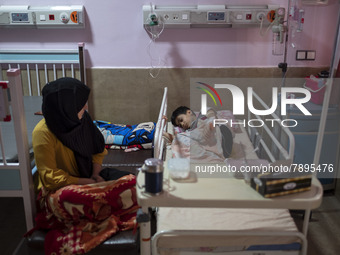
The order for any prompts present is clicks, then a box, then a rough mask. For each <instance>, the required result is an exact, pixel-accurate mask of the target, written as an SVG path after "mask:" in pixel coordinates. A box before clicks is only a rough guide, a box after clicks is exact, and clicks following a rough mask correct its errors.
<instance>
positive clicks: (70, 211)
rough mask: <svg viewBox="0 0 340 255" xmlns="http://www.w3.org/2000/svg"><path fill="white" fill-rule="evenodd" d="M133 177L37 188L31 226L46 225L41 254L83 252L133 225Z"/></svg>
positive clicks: (131, 227) (134, 194)
mask: <svg viewBox="0 0 340 255" xmlns="http://www.w3.org/2000/svg"><path fill="white" fill-rule="evenodd" d="M135 184H136V177H135V176H134V175H126V176H123V177H121V178H120V179H118V180H114V181H108V182H101V183H96V184H90V185H69V186H66V187H63V188H61V189H59V190H57V191H55V192H46V191H44V190H42V191H41V192H40V197H39V200H38V201H40V211H39V212H38V213H37V217H36V228H35V229H48V230H49V231H48V233H47V235H46V238H45V254H49V255H52V254H53V255H66V254H83V253H86V252H88V251H89V250H91V249H93V248H95V247H96V246H97V245H99V244H101V243H102V242H104V241H105V240H106V239H108V238H109V237H110V236H112V235H113V234H115V233H116V232H118V231H124V230H128V229H134V228H136V226H137V223H136V212H137V209H138V205H137V200H136V190H135Z"/></svg>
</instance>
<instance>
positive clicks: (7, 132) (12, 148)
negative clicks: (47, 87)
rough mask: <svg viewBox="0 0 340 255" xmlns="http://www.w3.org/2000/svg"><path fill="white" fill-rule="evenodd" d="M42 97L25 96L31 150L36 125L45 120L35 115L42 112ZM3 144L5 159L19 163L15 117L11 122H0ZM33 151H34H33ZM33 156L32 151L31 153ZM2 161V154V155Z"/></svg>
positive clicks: (0, 156)
mask: <svg viewBox="0 0 340 255" xmlns="http://www.w3.org/2000/svg"><path fill="white" fill-rule="evenodd" d="M41 104H42V97H41V96H24V107H25V117H26V126H27V137H28V143H29V146H30V148H32V132H33V129H34V127H35V126H36V124H37V123H38V122H39V121H40V120H41V119H42V118H43V116H41V115H35V114H34V113H35V112H39V111H41ZM0 125H1V133H2V142H3V145H4V148H5V149H4V151H5V157H6V160H7V162H11V163H13V162H17V161H18V155H17V146H16V140H15V132H14V122H13V116H12V120H11V121H10V122H0ZM31 150H32V149H31ZM30 153H31V154H32V151H31V152H30ZM0 159H1V161H2V154H1V155H0Z"/></svg>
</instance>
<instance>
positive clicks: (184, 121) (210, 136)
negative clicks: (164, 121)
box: [163, 106, 233, 158]
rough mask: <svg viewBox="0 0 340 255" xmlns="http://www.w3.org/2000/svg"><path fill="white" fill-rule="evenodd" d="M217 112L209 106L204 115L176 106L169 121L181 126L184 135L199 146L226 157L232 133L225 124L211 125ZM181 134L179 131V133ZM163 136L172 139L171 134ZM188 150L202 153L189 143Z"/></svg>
mask: <svg viewBox="0 0 340 255" xmlns="http://www.w3.org/2000/svg"><path fill="white" fill-rule="evenodd" d="M216 117H217V113H216V111H215V110H214V109H212V108H210V109H208V111H207V114H206V115H202V114H201V113H199V114H198V116H196V114H195V113H194V112H193V111H192V110H191V109H190V108H188V107H186V106H180V107H178V108H177V109H176V110H175V111H174V112H173V113H172V115H171V123H172V124H173V125H174V126H175V127H179V128H181V129H182V130H183V131H185V132H184V133H183V135H184V136H186V137H187V138H189V139H190V140H191V141H194V144H196V143H198V145H199V147H201V146H202V147H203V148H204V149H207V150H209V151H211V152H212V153H216V154H217V155H218V154H221V152H222V153H223V156H222V155H220V156H221V157H224V158H228V157H229V156H230V154H231V152H232V145H233V135H232V132H231V131H230V130H229V128H228V127H227V126H225V125H220V126H218V127H214V126H213V120H214V119H216ZM180 134H181V133H180ZM163 136H165V137H166V138H168V139H169V140H170V141H172V140H173V139H174V137H173V135H171V134H169V133H164V134H163ZM190 147H191V148H190V151H191V154H192V152H195V151H197V153H199V154H202V150H200V151H199V150H197V148H196V146H193V144H191V145H190Z"/></svg>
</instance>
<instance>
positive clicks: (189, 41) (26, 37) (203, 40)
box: [0, 0, 339, 68]
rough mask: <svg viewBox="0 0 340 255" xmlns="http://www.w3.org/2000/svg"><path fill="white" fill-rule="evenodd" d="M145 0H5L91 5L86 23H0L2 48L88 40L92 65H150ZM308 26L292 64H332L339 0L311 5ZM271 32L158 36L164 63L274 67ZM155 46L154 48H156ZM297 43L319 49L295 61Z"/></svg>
mask: <svg viewBox="0 0 340 255" xmlns="http://www.w3.org/2000/svg"><path fill="white" fill-rule="evenodd" d="M149 3H150V2H148V1H145V0H143V1H140V0H130V1H128V0H125V1H117V0H116V1H113V0H92V1H85V0H74V1H68V0H59V1H54V0H30V1H24V0H0V5H15V4H22V5H25V4H26V5H56V4H58V5H69V4H81V5H84V6H85V9H86V28H85V29H78V30H74V29H72V30H64V29H63V30H60V29H54V30H52V29H46V30H38V29H0V48H2V49H3V48H70V47H74V46H75V44H76V43H77V42H85V43H86V49H87V50H88V57H87V67H96V68H99V67H113V68H122V67H128V68H135V67H137V68H145V67H149V66H150V57H149V55H148V52H147V46H148V43H149V41H150V38H149V36H148V34H147V32H146V31H145V30H144V28H143V26H142V5H143V4H149ZM153 3H155V4H159V5H162V4H178V5H180V4H182V5H183V4H256V3H258V4H280V5H281V6H284V7H286V8H287V7H288V0H215V1H211V0H201V1H197V0H185V1H184V0H167V1H165V0H155V1H153ZM305 9H306V15H305V30H304V31H303V33H301V34H300V35H299V36H298V37H296V38H295V39H294V40H295V41H294V44H295V45H296V46H295V48H292V47H291V46H290V45H291V43H290V44H289V48H288V64H289V65H290V66H324V65H329V63H330V59H331V50H332V47H333V41H334V39H333V38H334V31H335V21H336V19H337V15H338V10H339V4H338V1H336V0H330V5H328V6H326V7H306V8H305ZM271 38H272V34H271V32H270V33H268V35H266V36H264V37H261V36H260V35H259V29H258V28H239V29H167V30H165V31H164V32H163V34H162V35H161V37H160V39H159V40H158V41H157V42H156V45H157V50H158V52H159V56H161V57H162V59H164V61H165V65H164V66H165V67H248V66H250V67H270V66H276V65H277V64H278V63H279V62H282V61H283V57H282V56H273V55H272V54H271V51H272V46H271V43H272V42H271ZM152 49H153V50H155V48H152ZM296 49H308V50H316V51H317V53H316V54H317V59H316V61H308V62H307V61H303V62H297V61H295V50H296Z"/></svg>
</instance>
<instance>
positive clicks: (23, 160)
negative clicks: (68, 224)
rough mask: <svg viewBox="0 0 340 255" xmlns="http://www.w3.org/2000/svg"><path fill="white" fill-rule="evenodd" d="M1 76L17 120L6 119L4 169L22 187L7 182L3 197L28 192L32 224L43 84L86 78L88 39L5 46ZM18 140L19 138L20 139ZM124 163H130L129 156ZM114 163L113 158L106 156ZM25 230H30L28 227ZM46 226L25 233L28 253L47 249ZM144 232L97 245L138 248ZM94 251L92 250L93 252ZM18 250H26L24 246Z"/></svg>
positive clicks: (108, 249)
mask: <svg viewBox="0 0 340 255" xmlns="http://www.w3.org/2000/svg"><path fill="white" fill-rule="evenodd" d="M0 68H1V69H0V78H1V79H0V81H1V80H6V81H9V82H8V87H9V92H10V98H11V101H10V111H11V115H12V121H10V122H1V123H0V127H1V130H0V131H1V132H0V135H1V136H0V138H1V139H0V140H1V163H0V171H1V173H9V176H5V175H4V176H3V179H4V178H6V179H5V180H6V181H5V182H9V181H8V179H9V178H10V177H11V176H13V174H11V173H12V172H14V173H15V174H17V175H18V179H19V180H18V182H19V185H17V186H19V187H17V186H8V185H7V186H6V187H4V188H3V187H1V190H0V196H2V197H22V198H23V201H24V209H25V217H26V227H27V229H28V230H29V229H32V228H33V226H34V223H33V222H34V221H33V217H34V215H35V194H34V188H33V187H34V184H33V173H34V169H33V170H32V167H33V165H34V162H33V155H32V152H31V140H32V138H31V133H32V131H33V128H34V127H35V125H36V123H37V122H38V121H39V120H40V119H41V118H42V116H41V115H35V113H37V112H40V111H41V103H42V97H41V89H42V86H43V85H44V84H46V83H47V82H49V81H53V80H55V79H57V78H61V77H65V76H67V77H74V78H77V79H79V80H81V81H83V82H86V81H85V77H86V75H85V66H84V44H83V43H80V44H78V47H76V49H66V50H1V51H0ZM15 141H16V142H15ZM121 158H123V163H124V164H125V165H126V158H125V157H123V156H122V157H121ZM106 163H107V164H108V165H110V160H108V161H107V162H106ZM23 234H24V233H23ZM45 235H46V232H44V231H34V232H33V234H32V235H31V236H29V237H27V238H26V239H23V240H22V242H21V244H20V245H19V247H21V249H24V250H25V251H23V252H25V254H26V252H28V254H44V237H45ZM138 251H139V235H138V231H137V233H134V232H133V231H126V232H122V233H118V234H117V235H115V236H113V237H112V238H110V239H108V240H107V241H106V242H104V243H103V244H101V245H100V247H97V248H96V249H95V250H94V251H91V252H92V254H99V255H100V254H111V253H113V252H114V253H115V254H126V252H131V254H137V253H138ZM91 252H90V254H91ZM17 254H22V253H21V250H19V251H18V253H17Z"/></svg>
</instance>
